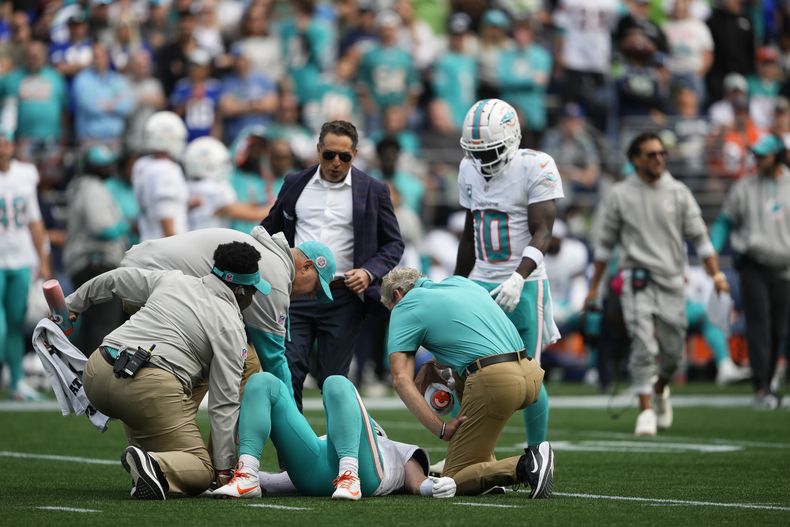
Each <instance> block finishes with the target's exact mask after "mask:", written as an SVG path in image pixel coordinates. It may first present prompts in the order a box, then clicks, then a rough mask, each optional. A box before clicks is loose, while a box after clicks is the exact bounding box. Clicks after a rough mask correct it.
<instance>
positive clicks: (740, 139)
mask: <svg viewBox="0 0 790 527" xmlns="http://www.w3.org/2000/svg"><path fill="white" fill-rule="evenodd" d="M732 105H733V110H734V112H735V120H734V122H733V125H732V127H730V128H727V129H725V130H724V133H723V134H720V135H718V136H716V142H715V143H714V147H713V148H714V149H713V158H712V161H713V167H712V168H711V172H712V174H713V175H719V176H723V177H726V178H730V179H738V178H740V177H742V176H743V175H744V174H746V172H747V171H748V170H749V168H750V163H751V158H750V156H749V151H750V150H751V147H752V146H754V145H755V144H756V143H757V141H758V140H759V139H760V138H761V137H762V136H763V135H765V132H766V131H765V130H764V129H762V128H760V127H758V126H757V125H756V124H755V123H754V121H753V120H752V118H751V116H750V115H749V103H748V100H747V99H746V97H736V98H735V99H734V100H733V104H732Z"/></svg>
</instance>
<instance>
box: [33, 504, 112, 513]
mask: <svg viewBox="0 0 790 527" xmlns="http://www.w3.org/2000/svg"><path fill="white" fill-rule="evenodd" d="M36 508H37V509H40V510H42V511H63V512H101V511H100V510H98V509H77V508H75V507H56V506H54V505H51V506H46V507H36Z"/></svg>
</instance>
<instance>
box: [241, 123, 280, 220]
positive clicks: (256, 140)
mask: <svg viewBox="0 0 790 527" xmlns="http://www.w3.org/2000/svg"><path fill="white" fill-rule="evenodd" d="M230 152H231V164H232V166H233V170H232V172H231V175H230V185H231V187H233V190H234V192H235V194H236V200H237V201H238V202H240V203H248V204H250V205H257V206H259V207H271V206H272V205H273V204H274V201H275V200H276V199H277V194H278V193H279V192H280V187H282V180H277V179H275V178H274V176H273V175H272V173H271V171H270V170H269V139H268V133H267V129H266V127H264V126H261V125H257V126H249V127H247V128H244V129H243V130H242V131H241V132H240V133H239V134H238V135H237V136H236V139H235V141H233V144H232V145H231V148H230ZM266 214H268V211H266V213H265V214H264V216H266ZM259 223H260V220H258V221H244V220H232V221H231V223H230V227H231V228H232V229H236V230H237V231H240V232H245V233H249V232H250V231H251V230H252V228H253V227H255V226H256V225H258V224H259Z"/></svg>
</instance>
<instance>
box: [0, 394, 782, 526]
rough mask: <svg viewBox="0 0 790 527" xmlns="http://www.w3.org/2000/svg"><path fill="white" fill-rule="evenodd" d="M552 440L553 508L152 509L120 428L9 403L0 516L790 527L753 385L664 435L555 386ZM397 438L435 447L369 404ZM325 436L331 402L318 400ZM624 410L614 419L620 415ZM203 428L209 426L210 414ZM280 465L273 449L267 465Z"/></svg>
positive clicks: (514, 497) (314, 407) (317, 503)
mask: <svg viewBox="0 0 790 527" xmlns="http://www.w3.org/2000/svg"><path fill="white" fill-rule="evenodd" d="M549 392H550V394H551V397H552V410H551V424H550V432H549V439H550V440H551V441H552V444H553V446H554V449H555V454H556V466H555V479H554V490H555V496H554V498H552V499H550V500H536V501H529V500H527V499H526V493H525V492H524V491H523V489H521V490H519V489H515V490H512V491H509V492H507V493H505V494H504V495H499V496H482V497H456V498H452V499H449V500H432V499H428V498H420V497H414V496H389V497H384V498H367V499H363V500H362V501H360V502H356V503H346V502H340V503H338V502H332V501H331V500H329V499H328V498H303V497H277V498H275V497H266V496H264V497H263V498H261V499H256V500H242V501H225V500H211V499H207V498H192V499H168V501H166V502H140V501H136V500H133V499H131V498H129V489H130V480H129V477H128V476H127V474H126V472H125V471H124V470H123V468H122V467H121V465H120V462H119V461H118V460H119V457H120V454H121V452H122V450H123V448H124V447H125V441H124V436H123V430H122V426H121V424H120V423H119V422H117V421H113V422H111V425H110V429H109V430H108V431H107V432H106V433H104V434H102V433H99V432H97V431H96V430H95V429H94V428H93V427H92V426H91V425H90V424H89V423H88V421H87V419H85V418H82V417H79V418H77V417H61V416H60V414H59V412H58V411H56V410H54V409H53V406H52V404H51V403H50V404H46V405H42V407H41V408H35V407H31V406H30V405H28V406H24V405H17V404H15V403H11V402H8V401H0V507H1V508H2V516H0V517H2V522H0V523H2V524H3V525H38V526H41V525H86V524H102V525H138V526H139V525H161V524H164V523H165V522H167V523H169V524H172V525H210V524H211V525H316V526H323V525H427V526H439V525H477V526H481V527H499V526H506V525H535V526H544V525H653V524H655V525H669V526H672V527H678V526H683V525H694V526H703V525H740V526H749V527H752V526H753V527H757V526H763V525H783V526H787V525H790V411H788V410H779V411H773V412H759V411H754V410H752V409H751V408H750V407H749V402H750V400H751V398H750V396H749V388H748V386H738V387H734V388H729V389H727V390H719V389H718V388H716V387H714V386H713V385H698V384H693V385H687V386H685V387H680V388H677V389H676V390H675V392H674V393H673V399H674V400H675V403H676V404H675V424H674V425H673V427H672V429H671V430H669V431H665V432H663V433H662V432H659V435H658V436H657V437H655V438H638V437H635V436H633V434H632V432H633V424H634V420H635V418H636V407H635V402H633V401H631V402H632V403H633V404H631V405H630V406H629V407H628V408H627V409H625V408H626V407H625V404H624V400H622V399H619V400H616V401H614V407H615V408H614V410H617V411H619V410H621V409H622V410H624V411H623V414H622V416H621V417H619V418H618V419H613V418H612V416H611V415H612V413H613V412H612V411H611V409H610V410H607V406H609V403H610V400H609V398H608V397H606V396H599V395H596V394H594V393H593V392H592V390H591V389H589V388H584V387H579V386H573V387H564V386H562V385H557V386H551V385H550V386H549ZM366 402H368V404H369V407H370V408H369V409H370V412H371V415H373V416H374V417H375V418H376V419H377V420H378V421H379V423H380V424H381V425H382V426H383V427H384V429H385V430H386V431H387V433H388V434H389V436H390V437H392V438H393V439H397V440H400V441H406V442H413V443H417V444H420V445H422V446H425V447H427V448H428V450H429V452H430V455H431V458H432V460H433V461H436V460H438V459H441V458H442V457H444V443H443V442H441V441H440V440H439V439H437V438H435V437H433V436H431V434H429V433H428V432H427V431H425V430H424V429H422V427H421V426H420V425H419V424H418V423H417V422H416V421H415V420H414V419H413V418H412V417H411V415H410V414H409V413H408V412H407V411H406V410H405V408H403V407H402V406H401V405H400V403H399V401H397V400H396V399H392V398H389V399H376V400H368V401H366ZM307 403H308V404H307V405H306V407H307V408H311V409H310V410H307V411H306V414H307V415H308V417H309V419H310V422H311V423H312V424H313V427H314V428H315V429H316V430H317V431H319V432H323V429H324V419H323V415H322V412H321V411H320V400H318V399H311V400H310V401H308V402H307ZM615 413H616V412H615ZM200 419H201V421H200V422H201V427H203V428H204V429H205V428H207V417H206V414H205V413H204V412H202V413H201V414H200ZM523 441H524V429H523V422H522V418H521V416H520V415H518V416H516V417H514V418H513V419H512V420H511V421H510V422H509V423H508V425H507V427H506V428H505V432H504V433H503V435H502V437H501V438H500V441H499V446H498V450H497V456H498V457H504V456H509V455H517V454H519V453H520V452H522V450H521V449H522V447H523ZM275 466H276V462H275V458H274V455H273V452H272V450H271V448H270V447H269V446H267V451H266V452H265V455H264V460H263V467H264V469H267V470H274V468H275Z"/></svg>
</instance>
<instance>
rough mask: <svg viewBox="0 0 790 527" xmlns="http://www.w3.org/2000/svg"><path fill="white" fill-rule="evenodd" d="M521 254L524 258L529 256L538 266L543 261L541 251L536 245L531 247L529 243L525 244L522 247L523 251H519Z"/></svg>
mask: <svg viewBox="0 0 790 527" xmlns="http://www.w3.org/2000/svg"><path fill="white" fill-rule="evenodd" d="M521 256H523V257H524V258H529V259H530V260H532V261H533V262H535V267H540V264H542V263H543V253H542V252H540V249H538V248H537V247H533V246H531V245H527V246H526V247H525V248H524V252H523V253H521Z"/></svg>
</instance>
